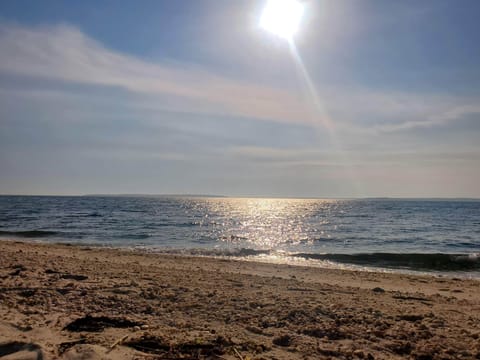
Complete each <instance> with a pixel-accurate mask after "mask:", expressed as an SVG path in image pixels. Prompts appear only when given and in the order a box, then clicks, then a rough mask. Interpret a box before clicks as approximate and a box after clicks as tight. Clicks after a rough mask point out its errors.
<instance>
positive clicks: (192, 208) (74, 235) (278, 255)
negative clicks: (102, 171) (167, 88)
mask: <svg viewBox="0 0 480 360" xmlns="http://www.w3.org/2000/svg"><path fill="white" fill-rule="evenodd" d="M0 236H1V237H3V238H8V239H12V238H22V239H29V240H36V241H45V242H67V243H74V244H85V245H90V246H91V245H99V246H110V247H127V248H139V249H143V250H145V251H160V252H178V253H185V254H193V255H211V256H231V257H236V258H245V259H249V260H252V259H253V260H260V261H271V260H272V259H275V261H277V262H292V261H293V262H295V261H297V262H298V263H301V264H306V265H320V266H322V265H323V266H327V265H328V266H333V267H336V266H338V267H345V266H353V267H360V268H364V269H371V268H376V269H378V268H381V269H395V270H396V271H402V270H417V271H429V272H432V271H433V272H440V273H448V272H456V273H458V272H460V273H462V274H467V275H468V276H470V277H480V256H479V253H480V201H476V200H423V199H422V200H419V199H408V200H398V199H261V198H223V197H175V196H171V197H169V196H72V197H68V196H65V197H63V196H0Z"/></svg>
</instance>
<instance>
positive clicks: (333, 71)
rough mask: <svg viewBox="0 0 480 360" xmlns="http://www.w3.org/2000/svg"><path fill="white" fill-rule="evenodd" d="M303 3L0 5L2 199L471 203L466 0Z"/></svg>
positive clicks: (472, 30)
mask: <svg viewBox="0 0 480 360" xmlns="http://www.w3.org/2000/svg"><path fill="white" fill-rule="evenodd" d="M303 3H304V5H305V16H304V19H303V22H302V25H301V28H300V30H299V33H298V34H297V36H296V38H295V43H296V47H297V50H298V53H299V55H300V58H301V60H302V62H303V64H304V66H305V69H306V71H307V74H308V77H309V79H310V81H311V84H312V88H313V89H314V92H315V95H312V93H311V89H310V90H309V88H308V86H307V85H306V83H305V79H304V78H303V77H302V74H301V70H300V68H299V65H298V63H297V62H296V61H295V60H294V57H293V56H292V52H291V49H290V48H289V46H288V44H287V43H286V42H285V41H284V40H282V39H279V38H276V37H275V36H274V35H272V34H269V33H267V32H265V31H264V30H262V29H260V28H259V26H258V21H259V17H260V14H261V10H262V8H263V6H264V4H265V2H264V1H224V0H217V1H214V0H205V1H203V0H202V1H200V0H191V1H187V0H185V1H142V2H137V1H122V2H118V1H82V2H71V1H42V2H39V1H2V2H0V168H1V169H2V171H1V172H0V193H3V194H85V193H155V194H159V193H207V194H226V195H232V196H301V197H363V196H395V197H480V186H478V184H480V47H479V46H478V37H479V35H480V24H479V22H478V19H477V15H478V13H480V3H479V2H478V1H476V0H472V1H468V0H464V1H461V2H456V1H444V0H432V1H422V2H418V1H401V2H399V1H373V0H372V1H367V0H364V1H354V0H351V1H347V0H344V1H322V0H316V1H313V0H305V1H303ZM326 124H330V126H326Z"/></svg>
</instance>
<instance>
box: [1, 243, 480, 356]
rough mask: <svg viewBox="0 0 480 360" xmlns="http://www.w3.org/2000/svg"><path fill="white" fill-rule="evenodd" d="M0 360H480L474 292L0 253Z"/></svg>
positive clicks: (477, 294) (451, 283)
mask: <svg viewBox="0 0 480 360" xmlns="http://www.w3.org/2000/svg"><path fill="white" fill-rule="evenodd" d="M0 246H1V252H0V284H1V286H0V359H2V360H6V359H57V358H61V359H182V358H183V359H324V358H339V359H400V358H411V359H425V360H426V359H480V282H479V281H475V280H461V279H447V278H438V277H437V278H435V277H426V276H425V277H422V276H413V275H398V274H386V273H367V272H354V271H342V270H332V269H317V268H306V267H296V266H287V265H273V264H262V263H253V262H240V261H232V260H222V259H211V258H200V257H196V258H195V257H194V258H191V257H181V256H173V255H157V254H143V253H139V252H132V251H120V250H111V249H99V248H90V247H80V246H66V245H43V244H31V243H24V242H14V241H0Z"/></svg>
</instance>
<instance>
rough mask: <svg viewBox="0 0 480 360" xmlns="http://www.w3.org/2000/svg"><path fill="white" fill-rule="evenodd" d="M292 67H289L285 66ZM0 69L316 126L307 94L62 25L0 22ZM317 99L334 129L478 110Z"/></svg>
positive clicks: (383, 128)
mask: <svg viewBox="0 0 480 360" xmlns="http://www.w3.org/2000/svg"><path fill="white" fill-rule="evenodd" d="M292 71H293V70H292ZM0 72H1V73H3V74H9V75H19V76H27V77H34V78H40V79H46V80H55V81H59V82H65V83H70V82H73V83H80V84H85V85H89V86H107V87H117V88H121V89H124V90H127V91H129V92H132V93H135V94H137V95H140V96H144V97H145V101H143V102H141V101H138V98H137V99H136V103H135V104H132V105H134V106H137V107H144V108H145V109H148V110H153V111H155V110H158V111H162V110H172V111H179V112H188V113H202V114H214V115H226V116H236V117H238V116H240V117H247V118H254V119H261V120H270V121H277V122H283V123H299V124H305V125H315V126H321V124H322V121H320V119H319V118H318V117H319V115H318V114H316V113H315V110H314V109H313V106H312V104H310V103H309V100H308V96H303V95H305V94H300V93H298V92H296V91H294V90H289V89H284V88H282V89H280V88H276V87H272V86H268V85H266V84H258V83H254V82H248V81H243V80H239V79H236V78H228V77H225V76H220V75H218V74H216V73H215V71H214V70H213V69H210V70H207V69H206V68H201V67H199V66H193V65H189V64H179V63H173V62H165V61H164V62H152V61H146V60H143V59H140V58H137V57H134V56H131V55H126V54H122V53H120V52H117V51H114V50H111V49H108V48H106V47H104V46H103V45H102V44H100V43H99V42H97V41H95V40H93V39H91V38H89V37H88V36H86V35H85V34H83V33H82V32H81V31H80V30H78V29H76V28H74V27H71V26H68V25H59V26H44V27H38V28H26V27H20V26H13V25H3V26H1V27H0ZM318 93H319V98H320V100H321V102H322V105H323V106H324V107H325V109H326V113H327V114H328V116H329V117H330V121H331V122H332V123H333V124H334V126H336V127H337V129H339V130H346V131H370V132H372V131H373V132H394V131H401V130H405V129H412V128H417V127H432V126H438V125H444V124H446V123H448V122H453V121H455V120H457V119H459V118H461V117H463V116H465V115H468V114H472V113H480V107H479V106H478V105H476V103H478V99H462V98H457V97H454V96H445V95H444V96H440V95H435V94H415V93H405V92H393V91H390V92H379V91H374V90H370V89H359V88H345V87H344V88H339V87H336V86H327V85H326V86H323V87H322V88H320V89H318Z"/></svg>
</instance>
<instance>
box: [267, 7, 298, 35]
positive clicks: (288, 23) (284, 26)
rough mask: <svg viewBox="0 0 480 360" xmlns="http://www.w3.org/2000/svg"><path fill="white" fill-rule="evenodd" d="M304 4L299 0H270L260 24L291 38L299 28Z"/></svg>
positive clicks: (272, 31) (274, 32)
mask: <svg viewBox="0 0 480 360" xmlns="http://www.w3.org/2000/svg"><path fill="white" fill-rule="evenodd" d="M302 15H303V5H302V4H301V3H300V2H299V1H297V0H268V2H267V5H266V6H265V8H264V9H263V13H262V16H261V18H260V26H261V27H262V28H264V29H265V30H267V31H270V32H271V33H273V34H275V35H277V36H280V37H282V38H284V39H286V40H290V39H291V38H292V37H293V35H295V33H296V32H297V30H298V25H299V24H300V20H301V18H302Z"/></svg>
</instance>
